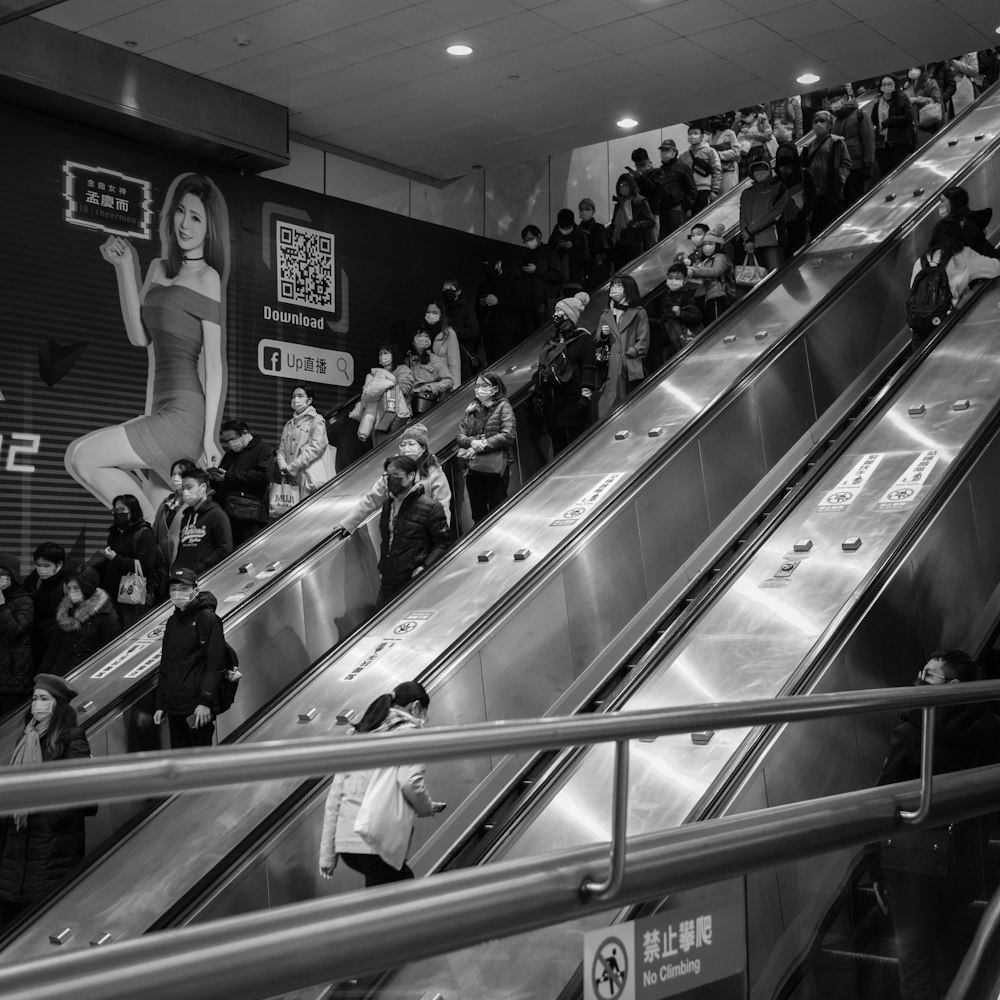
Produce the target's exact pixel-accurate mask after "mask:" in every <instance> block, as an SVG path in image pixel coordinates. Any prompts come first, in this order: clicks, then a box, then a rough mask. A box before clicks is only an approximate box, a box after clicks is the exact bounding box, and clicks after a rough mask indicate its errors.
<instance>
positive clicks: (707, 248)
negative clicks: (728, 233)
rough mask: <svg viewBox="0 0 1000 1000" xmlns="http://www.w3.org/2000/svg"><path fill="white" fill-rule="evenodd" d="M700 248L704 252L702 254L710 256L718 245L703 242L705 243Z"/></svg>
mask: <svg viewBox="0 0 1000 1000" xmlns="http://www.w3.org/2000/svg"><path fill="white" fill-rule="evenodd" d="M701 249H702V251H703V252H704V254H705V256H706V257H711V256H712V254H714V253H715V252H716V250H717V249H718V247H717V246H716V245H715V244H714V243H705V244H703V245H702V248H701Z"/></svg>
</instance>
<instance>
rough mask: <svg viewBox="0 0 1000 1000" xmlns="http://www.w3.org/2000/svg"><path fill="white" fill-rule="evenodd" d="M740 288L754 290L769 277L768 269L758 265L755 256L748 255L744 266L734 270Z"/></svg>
mask: <svg viewBox="0 0 1000 1000" xmlns="http://www.w3.org/2000/svg"><path fill="white" fill-rule="evenodd" d="M733 270H734V274H735V280H736V285H737V287H738V288H753V287H754V286H755V285H759V284H760V283H761V282H762V281H763V280H764V279H765V278H766V277H767V268H766V267H763V266H762V265H760V264H758V263H757V257H756V255H755V254H752V253H748V254H747V255H746V257H745V258H744V260H743V263H742V264H737V265H736V267H735V268H734V269H733Z"/></svg>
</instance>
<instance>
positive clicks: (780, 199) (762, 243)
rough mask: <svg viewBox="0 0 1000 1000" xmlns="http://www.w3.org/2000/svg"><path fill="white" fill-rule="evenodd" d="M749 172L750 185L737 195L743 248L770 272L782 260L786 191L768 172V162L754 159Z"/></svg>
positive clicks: (783, 252)
mask: <svg viewBox="0 0 1000 1000" xmlns="http://www.w3.org/2000/svg"><path fill="white" fill-rule="evenodd" d="M748 172H749V174H750V182H751V183H750V186H749V187H748V188H746V190H744V191H743V193H742V194H741V195H740V234H741V235H742V237H743V249H744V250H745V251H746V252H747V253H748V254H754V255H755V256H756V258H757V260H758V261H759V262H760V263H761V264H763V265H764V267H766V268H767V269H768V270H769V271H773V270H774V269H775V268H777V267H781V265H782V264H784V263H785V254H786V252H787V247H788V235H787V233H786V231H785V208H786V207H787V205H788V192H787V191H786V190H785V185H784V184H782V183H781V181H780V179H779V178H777V177H775V176H774V174H773V173H772V172H771V164H770V163H768V161H767V160H754V161H753V162H752V163H751V164H750V166H749V168H748Z"/></svg>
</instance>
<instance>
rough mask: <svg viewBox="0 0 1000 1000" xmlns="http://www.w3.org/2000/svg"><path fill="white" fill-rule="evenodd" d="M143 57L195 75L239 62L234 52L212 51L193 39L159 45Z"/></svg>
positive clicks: (207, 46) (208, 46) (209, 47)
mask: <svg viewBox="0 0 1000 1000" xmlns="http://www.w3.org/2000/svg"><path fill="white" fill-rule="evenodd" d="M145 55H146V56H147V57H148V58H150V59H155V60H156V61H157V62H161V63H165V64H166V65H168V66H173V67H174V68H175V69H180V70H183V71H184V72H185V73H195V74H200V73H207V72H208V71H209V70H213V69H218V68H219V67H220V66H228V65H229V64H230V63H232V62H238V61H240V60H239V56H238V55H237V54H236V53H235V52H231V53H227V52H223V51H222V50H221V49H213V48H212V47H211V46H210V45H202V43H201V42H196V41H195V40H194V39H193V38H182V39H181V40H180V41H179V42H171V43H170V44H169V45H161V46H160V47H159V48H157V49H150V50H149V51H148V52H146V53H145Z"/></svg>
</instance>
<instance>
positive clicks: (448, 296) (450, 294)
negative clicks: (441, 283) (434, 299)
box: [441, 288, 458, 302]
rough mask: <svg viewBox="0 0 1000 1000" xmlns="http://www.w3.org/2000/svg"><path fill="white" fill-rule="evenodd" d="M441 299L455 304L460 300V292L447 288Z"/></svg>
mask: <svg viewBox="0 0 1000 1000" xmlns="http://www.w3.org/2000/svg"><path fill="white" fill-rule="evenodd" d="M441 297H442V298H443V299H444V300H445V302H454V301H455V299H457V298H458V291H457V289H454V288H446V289H445V290H444V291H443V292H442V293H441Z"/></svg>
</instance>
